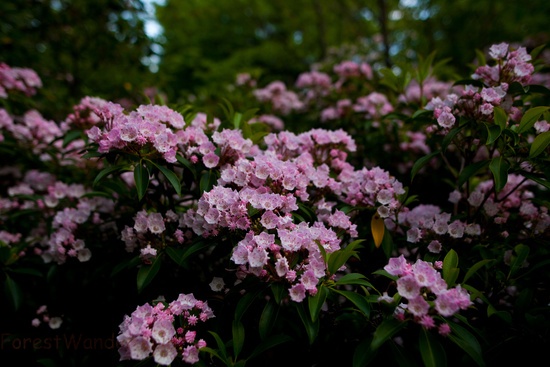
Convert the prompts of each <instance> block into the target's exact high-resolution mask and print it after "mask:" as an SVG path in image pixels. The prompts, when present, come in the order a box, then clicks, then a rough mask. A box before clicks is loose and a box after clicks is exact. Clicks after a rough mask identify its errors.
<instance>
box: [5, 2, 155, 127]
mask: <svg viewBox="0 0 550 367" xmlns="http://www.w3.org/2000/svg"><path fill="white" fill-rule="evenodd" d="M0 14H1V16H0V61H2V62H5V63H7V64H9V65H12V66H20V67H28V68H32V69H34V70H35V71H36V72H37V73H38V74H39V75H40V76H41V78H42V81H43V84H44V85H46V86H47V88H45V89H44V90H47V91H48V95H45V96H43V97H44V99H45V102H46V103H45V107H46V108H47V109H48V110H49V111H52V113H53V111H59V109H61V110H62V111H66V110H67V108H69V107H70V106H71V105H72V104H74V103H77V102H78V101H79V100H80V98H82V97H84V96H86V95H93V96H100V97H103V98H108V99H118V98H120V97H121V96H132V95H133V94H137V93H139V92H140V91H141V90H142V89H143V88H144V87H145V86H147V85H148V83H149V82H150V77H149V69H148V68H147V67H146V66H145V65H144V64H143V63H141V62H140V60H141V58H143V57H145V56H147V55H149V54H151V52H152V51H151V44H152V41H151V40H150V39H149V38H148V37H147V35H146V33H145V30H144V26H143V24H144V21H143V19H144V14H145V11H144V6H143V3H142V2H141V1H122V0H95V1H86V0H45V1H37V0H18V1H2V2H0ZM57 117H59V116H57Z"/></svg>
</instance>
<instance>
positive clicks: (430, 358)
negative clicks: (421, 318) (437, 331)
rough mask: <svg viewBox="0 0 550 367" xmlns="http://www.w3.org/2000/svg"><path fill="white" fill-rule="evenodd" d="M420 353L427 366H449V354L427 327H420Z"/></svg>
mask: <svg viewBox="0 0 550 367" xmlns="http://www.w3.org/2000/svg"><path fill="white" fill-rule="evenodd" d="M418 345H419V347H420V355H421V356H422V361H423V362H424V366H426V367H445V366H447V355H446V354H445V349H443V346H442V345H441V343H440V342H439V341H438V340H437V339H436V338H435V337H434V336H433V335H432V334H431V333H430V332H429V331H428V330H426V329H424V328H421V329H420V336H419V338H418Z"/></svg>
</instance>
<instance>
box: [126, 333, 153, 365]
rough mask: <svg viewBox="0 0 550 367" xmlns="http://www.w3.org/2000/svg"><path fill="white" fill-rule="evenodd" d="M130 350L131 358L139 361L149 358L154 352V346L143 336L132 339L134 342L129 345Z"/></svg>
mask: <svg viewBox="0 0 550 367" xmlns="http://www.w3.org/2000/svg"><path fill="white" fill-rule="evenodd" d="M128 348H129V349H130V357H131V358H132V359H137V360H142V359H145V358H147V357H149V355H150V354H151V352H152V351H153V350H152V344H151V342H150V341H149V339H148V338H144V337H142V336H138V337H136V338H134V339H132V341H130V343H129V344H128Z"/></svg>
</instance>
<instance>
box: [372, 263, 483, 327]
mask: <svg viewBox="0 0 550 367" xmlns="http://www.w3.org/2000/svg"><path fill="white" fill-rule="evenodd" d="M441 265H442V264H440V263H436V264H435V265H434V264H431V263H429V262H427V261H423V260H420V259H418V260H416V262H415V263H414V264H410V263H409V262H407V260H406V259H405V257H404V256H403V255H401V256H399V257H394V258H390V260H389V262H388V265H386V266H385V267H384V270H386V271H387V272H388V273H389V274H390V275H392V276H396V277H397V281H396V285H397V293H398V295H399V297H400V298H401V299H404V300H405V301H406V303H404V302H401V303H400V304H399V306H398V307H397V308H396V310H395V316H396V317H397V318H398V319H400V320H404V319H405V318H407V317H408V316H409V317H411V318H412V319H413V320H414V321H415V322H417V323H419V324H421V325H422V326H424V327H425V328H427V329H430V328H433V327H435V326H436V318H435V316H442V317H450V316H453V315H454V314H455V313H457V312H458V311H459V310H466V309H468V308H469V307H470V306H472V305H473V302H472V301H471V300H470V295H469V294H468V292H467V291H466V290H465V289H463V288H462V287H461V286H460V284H459V285H457V286H456V287H454V288H449V287H448V285H447V283H446V282H445V280H444V279H443V278H442V277H441V273H440V272H439V271H438V270H437V269H436V266H441ZM398 299H399V298H398ZM379 300H380V301H386V302H393V301H394V298H392V297H389V296H388V295H387V293H386V294H384V295H383V296H381V297H380V298H379ZM443 325H446V324H444V323H443V324H440V325H439V332H440V333H442V334H444V335H446V334H448V333H449V332H450V329H449V328H448V325H446V326H443Z"/></svg>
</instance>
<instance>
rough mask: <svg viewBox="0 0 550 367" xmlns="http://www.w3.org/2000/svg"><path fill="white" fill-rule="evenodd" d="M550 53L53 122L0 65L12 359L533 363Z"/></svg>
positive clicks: (117, 108) (320, 79) (423, 65)
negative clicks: (207, 109)
mask: <svg viewBox="0 0 550 367" xmlns="http://www.w3.org/2000/svg"><path fill="white" fill-rule="evenodd" d="M541 52H542V48H539V49H535V50H533V51H531V53H528V52H527V50H526V49H525V48H522V47H518V48H513V47H512V46H510V45H508V44H505V43H502V44H498V45H493V46H491V47H490V48H489V51H488V55H489V57H490V60H489V62H485V60H478V61H480V66H478V67H477V68H476V69H475V70H474V71H473V73H472V75H471V76H470V78H468V79H464V80H460V81H457V82H455V83H450V82H442V81H438V80H437V79H436V75H435V72H436V70H437V65H438V64H436V65H435V66H433V65H432V64H433V61H434V60H433V56H431V57H429V58H427V59H425V60H421V62H420V63H419V65H417V66H416V67H415V68H414V69H411V70H404V69H403V70H400V71H399V74H397V73H395V72H394V71H392V70H389V69H381V70H373V68H372V67H371V66H370V65H369V64H368V63H367V62H359V63H357V62H354V61H350V60H341V61H339V62H337V63H336V64H333V65H324V66H323V65H322V67H324V68H325V70H324V71H323V69H322V67H320V68H319V69H316V70H311V71H308V72H305V73H304V74H302V75H300V76H299V77H298V80H297V82H296V84H295V86H293V87H287V86H286V85H284V83H281V82H273V83H271V84H269V85H267V86H265V87H263V88H260V87H258V86H257V83H256V81H255V80H253V79H252V78H251V77H250V76H249V75H247V74H240V75H238V78H237V85H236V86H235V88H236V91H238V92H240V93H242V96H243V98H248V101H249V102H248V103H249V104H251V105H253V104H257V105H258V106H260V108H259V109H249V110H245V111H244V112H239V111H236V110H235V109H234V106H233V105H232V104H231V103H230V102H229V101H224V102H223V103H220V109H221V112H222V113H221V114H220V116H210V115H207V114H204V113H202V112H201V111H198V110H196V109H195V108H193V107H192V106H168V105H158V104H149V105H139V106H135V107H134V108H124V107H122V106H121V105H119V104H117V103H115V102H111V101H105V100H102V99H101V98H97V97H86V98H83V99H82V101H81V103H80V104H79V105H77V106H74V108H73V113H71V114H70V115H69V116H67V118H66V119H65V120H64V121H59V122H54V121H49V120H47V118H45V117H43V116H42V115H41V114H40V112H38V111H37V110H35V109H32V108H30V109H29V107H28V105H27V104H25V103H24V102H21V98H23V97H24V98H30V97H32V95H33V94H34V93H36V92H37V90H36V88H39V87H41V84H40V79H39V78H38V76H36V75H35V74H34V73H33V72H32V71H31V70H27V69H17V68H11V67H9V66H7V65H4V64H3V65H2V67H1V69H0V92H1V95H0V96H1V97H2V98H3V100H2V101H3V102H4V108H1V109H0V134H1V135H0V149H1V151H2V155H3V157H5V159H3V162H4V163H3V166H2V169H1V170H0V175H1V176H2V181H1V182H2V185H1V195H2V196H1V198H0V223H1V224H2V230H1V231H0V263H1V264H2V281H3V284H4V289H5V292H4V300H3V302H2V307H3V311H4V312H5V314H6V315H10V316H13V317H10V319H11V320H7V321H6V322H3V324H2V325H1V326H2V330H1V331H2V349H3V350H5V351H6V352H8V353H9V354H7V355H10V356H15V357H18V358H30V360H32V361H33V362H35V363H36V362H39V363H41V364H42V365H56V364H59V365H61V364H62V363H64V362H65V361H67V358H69V359H70V360H71V361H72V362H71V363H73V364H77V365H80V366H83V365H88V364H89V365H97V363H98V361H99V363H110V364H116V363H120V365H121V366H124V365H134V364H135V363H137V362H136V361H138V360H139V361H142V362H140V363H143V364H149V363H150V364H155V363H156V364H158V365H171V364H173V365H186V364H197V365H203V366H207V365H212V366H218V365H223V366H244V365H262V366H266V365H267V366H271V365H273V366H275V365H280V364H281V363H287V364H288V363H289V362H288V356H289V355H295V356H297V357H293V358H294V360H293V365H294V364H295V365H298V364H300V365H303V364H306V365H312V364H315V365H335V364H337V365H353V366H357V367H359V366H365V365H369V364H379V363H390V364H392V365H393V364H401V363H405V362H409V363H412V364H415V363H423V364H425V365H429V366H436V365H437V366H440V365H444V364H446V363H450V364H453V363H455V362H456V363H457V364H476V365H479V366H485V365H490V364H493V363H496V361H500V362H502V361H507V362H510V360H511V359H510V356H509V355H504V354H503V353H504V352H507V351H508V350H509V349H508V348H510V347H511V346H514V347H516V348H519V347H520V346H521V347H523V348H529V349H528V351H529V353H528V356H525V355H522V360H525V359H526V358H531V357H533V358H535V357H537V354H538V353H540V351H539V350H537V348H542V346H544V345H545V344H546V343H548V341H549V340H548V337H549V334H548V330H549V329H548V326H549V325H548V321H547V320H548V319H547V318H546V317H547V316H548V308H549V307H550V306H549V305H550V295H549V292H548V284H549V283H548V281H549V279H548V264H550V257H549V250H550V247H548V245H549V242H548V241H549V239H550V238H549V237H550V236H549V234H548V227H549V226H550V217H549V215H548V203H549V201H548V200H549V195H548V189H549V188H550V185H549V182H548V178H549V177H550V172H549V166H548V159H549V153H550V151H549V148H548V145H549V144H550V135H549V134H550V132H549V131H548V129H549V126H550V125H549V123H548V121H549V117H550V112H549V111H550V107H549V105H550V101H549V98H550V90H549V89H548V88H547V87H546V86H543V85H537V84H532V83H531V81H532V79H533V78H534V77H535V75H536V73H542V72H544V71H545V69H544V67H545V64H544V62H543V61H544V59H543V58H542V57H541V56H540V55H543V54H542V53H541ZM236 93H237V92H236ZM12 96H13V97H12ZM258 111H261V112H258ZM285 119H286V120H288V121H293V120H296V119H299V120H300V121H301V122H302V123H303V126H306V127H307V128H305V129H304V128H302V129H296V130H295V131H291V130H285V129H284V126H285V124H286V122H285ZM329 127H330V128H329ZM459 259H460V261H459ZM195 297H196V298H195ZM137 304H141V306H138V307H137V308H136V305H137ZM37 310H38V311H37ZM132 310H133V311H132ZM46 311H47V312H46ZM50 315H55V316H52V317H50ZM128 315H129V316H128ZM42 323H45V324H49V326H46V325H44V326H45V327H44V328H41V326H40V325H41V324H42ZM39 329H40V330H39ZM48 330H49V331H48ZM48 333H50V334H48ZM51 333H53V334H51ZM60 333H63V334H60ZM109 333H111V335H112V337H111V339H109V338H106V337H105V335H109ZM97 334H99V335H100V336H99V337H97ZM29 335H30V336H29ZM51 335H53V336H51ZM60 335H62V336H63V337H61V336H60ZM75 335H80V337H81V338H82V337H83V338H84V339H83V340H84V341H83V343H82V344H78V343H77V339H75V338H76V336H75ZM83 335H84V336H83ZM101 336H103V337H101ZM26 338H27V339H30V340H31V342H30V344H28V345H27V344H25V339H26ZM78 340H80V339H78ZM107 341H110V342H111V344H108V343H107ZM86 343H88V344H86ZM115 345H116V347H115ZM46 346H49V348H47V347H46ZM88 347H89V348H88ZM99 349H102V350H99ZM22 350H27V351H28V350H32V353H31V354H30V355H29V354H25V357H23V356H22V355H21V354H22ZM52 350H54V351H55V352H56V353H52ZM83 352H85V353H83ZM388 353H390V354H388ZM388 355H390V356H391V357H388ZM390 359H391V360H390ZM140 365H141V364H140Z"/></svg>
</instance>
